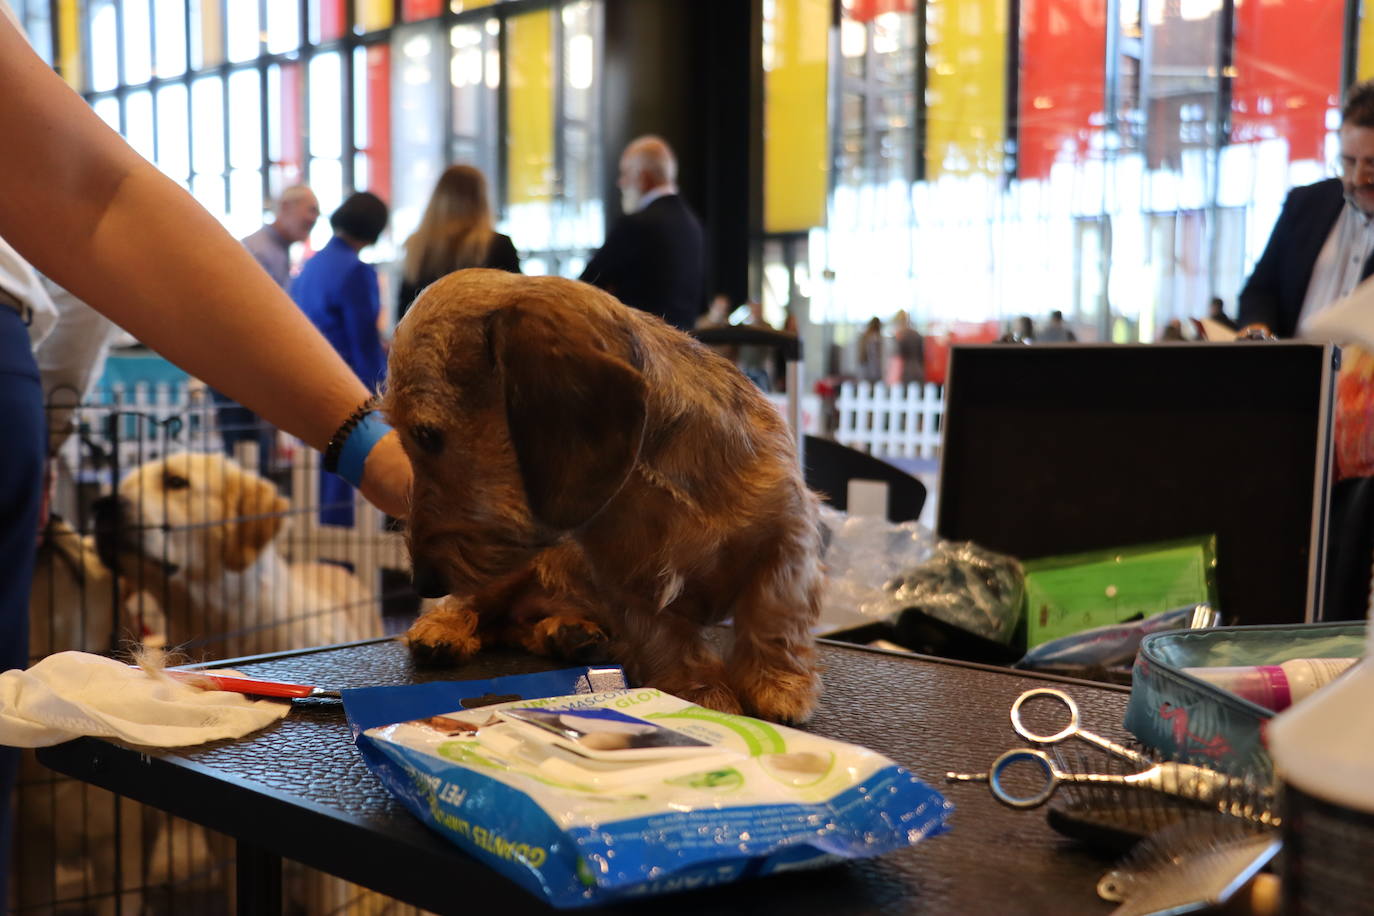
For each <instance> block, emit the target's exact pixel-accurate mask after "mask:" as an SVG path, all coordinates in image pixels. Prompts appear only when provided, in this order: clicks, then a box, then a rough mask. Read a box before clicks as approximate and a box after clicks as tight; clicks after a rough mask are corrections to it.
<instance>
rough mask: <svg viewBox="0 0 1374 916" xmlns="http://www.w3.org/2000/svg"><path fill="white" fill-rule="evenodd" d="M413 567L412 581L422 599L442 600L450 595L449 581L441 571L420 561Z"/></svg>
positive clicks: (414, 563)
mask: <svg viewBox="0 0 1374 916" xmlns="http://www.w3.org/2000/svg"><path fill="white" fill-rule="evenodd" d="M411 565H412V566H413V569H412V570H411V576H410V577H411V581H412V582H414V584H415V591H417V592H419V593H420V597H421V598H442V597H444V596H445V595H447V594H448V593H449V587H448V581H447V580H445V579H444V574H443V573H441V572H439V570H437V569H435V568H434V567H433V566H431V565H430V564H428V563H426V562H425V561H423V560H418V559H417V560H414V561H413V562H412V564H411Z"/></svg>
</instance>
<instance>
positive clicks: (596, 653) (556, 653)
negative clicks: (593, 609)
mask: <svg viewBox="0 0 1374 916" xmlns="http://www.w3.org/2000/svg"><path fill="white" fill-rule="evenodd" d="M535 638H536V639H539V640H542V642H543V648H544V652H542V653H541V654H544V655H549V656H552V657H553V658H560V659H563V660H565V661H570V662H578V663H579V664H583V665H586V664H591V663H593V662H604V661H609V660H610V648H611V642H610V640H609V639H608V638H607V637H606V631H605V630H603V629H601V627H599V626H597V625H596V624H595V623H593V622H592V621H590V620H587V619H586V618H584V617H566V616H562V617H546V618H545V619H543V620H541V621H539V623H538V625H536V626H535Z"/></svg>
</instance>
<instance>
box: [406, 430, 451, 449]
mask: <svg viewBox="0 0 1374 916" xmlns="http://www.w3.org/2000/svg"><path fill="white" fill-rule="evenodd" d="M410 434H411V436H413V437H414V438H415V444H416V445H418V446H420V448H422V449H424V450H425V451H427V452H429V453H430V454H431V455H437V454H439V453H440V452H442V451H443V450H444V434H443V433H441V432H439V430H437V429H435V428H434V427H433V426H416V427H414V428H413V429H411V431H410Z"/></svg>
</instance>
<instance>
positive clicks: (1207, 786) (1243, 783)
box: [945, 687, 1278, 824]
mask: <svg viewBox="0 0 1374 916" xmlns="http://www.w3.org/2000/svg"><path fill="white" fill-rule="evenodd" d="M1035 697H1049V698H1051V699H1053V700H1057V701H1059V702H1060V703H1062V704H1063V705H1064V707H1065V708H1067V709H1068V712H1069V724H1068V725H1066V726H1064V727H1063V728H1062V729H1060V730H1059V731H1057V732H1054V733H1053V734H1049V735H1045V734H1039V733H1037V732H1034V731H1032V730H1031V729H1030V728H1028V727H1027V726H1026V724H1025V723H1024V722H1022V721H1021V707H1022V706H1023V705H1025V703H1026V701H1027V700H1030V699H1033V698H1035ZM1011 726H1012V728H1013V729H1015V730H1016V733H1017V734H1018V735H1020V736H1021V737H1022V738H1025V739H1026V740H1027V741H1031V742H1033V743H1035V744H1039V745H1054V744H1058V743H1059V742H1061V741H1066V740H1068V739H1069V738H1078V739H1079V740H1080V741H1085V742H1087V743H1088V744H1091V745H1093V746H1094V747H1096V748H1099V749H1101V750H1104V751H1106V752H1107V753H1109V754H1111V755H1112V756H1114V757H1119V758H1121V759H1122V760H1126V761H1129V762H1130V763H1132V764H1135V765H1136V766H1137V767H1138V768H1139V769H1138V770H1137V771H1136V772H1134V773H1127V774H1121V773H1077V772H1072V771H1066V770H1063V769H1060V767H1059V765H1058V764H1056V763H1055V761H1054V759H1053V758H1052V757H1050V755H1049V754H1047V753H1046V752H1045V751H1043V750H1040V749H1039V748H1016V749H1014V750H1010V751H1007V752H1006V753H1004V754H1002V755H1001V756H1000V757H998V758H997V759H996V760H994V761H993V762H992V766H991V768H989V771H988V772H986V773H952V772H951V773H946V774H945V780H946V782H986V783H987V784H988V788H989V789H990V790H991V791H992V794H993V796H994V797H995V798H996V799H997V800H998V801H1000V802H1001V803H1002V804H1004V805H1007V806H1008V807H1011V808H1038V807H1039V806H1041V805H1043V804H1044V803H1045V802H1047V801H1049V800H1050V796H1052V795H1053V794H1054V792H1055V790H1056V789H1057V788H1058V787H1059V786H1060V785H1062V784H1064V783H1075V784H1085V785H1089V786H1110V787H1124V788H1131V789H1145V790H1148V791H1152V792H1159V793H1161V794H1163V795H1172V796H1176V797H1178V798H1183V799H1187V800H1189V801H1192V802H1196V803H1198V804H1201V805H1206V806H1208V807H1215V808H1217V809H1218V810H1219V811H1222V812H1223V813H1226V814H1232V815H1235V816H1238V817H1244V818H1247V819H1249V820H1253V821H1256V822H1258V823H1262V824H1271V823H1272V824H1277V823H1278V819H1277V817H1275V816H1274V815H1273V813H1272V812H1271V811H1270V810H1268V807H1269V805H1268V802H1270V801H1272V792H1271V791H1270V790H1268V789H1262V790H1260V793H1259V794H1260V796H1261V799H1262V801H1263V802H1264V804H1262V806H1261V807H1260V808H1256V807H1255V806H1254V805H1241V804H1238V803H1237V801H1238V800H1239V799H1243V798H1247V797H1250V798H1253V797H1254V796H1255V795H1256V788H1255V786H1254V784H1253V783H1252V782H1249V781H1247V780H1244V779H1237V778H1233V777H1230V776H1227V775H1226V774H1224V773H1219V772H1217V771H1216V770H1212V769H1208V768H1207V767H1200V766H1195V765H1193V764H1190V763H1172V762H1168V761H1165V762H1160V761H1156V760H1152V759H1151V758H1150V757H1149V756H1147V755H1145V754H1142V753H1141V752H1140V751H1136V750H1132V749H1131V748H1128V747H1125V746H1123V745H1120V744H1117V743H1116V742H1115V741H1111V740H1109V739H1107V738H1104V737H1102V736H1101V735H1097V734H1094V733H1092V732H1090V731H1088V730H1087V729H1084V728H1083V727H1081V726H1080V725H1079V718H1078V704H1077V703H1075V702H1074V701H1073V697H1071V696H1069V695H1068V694H1067V693H1065V692H1064V691H1062V690H1057V689H1055V688H1053V687H1037V688H1035V689H1034V690H1027V691H1026V692H1025V693H1023V694H1021V695H1020V696H1019V697H1017V698H1016V702H1015V703H1013V704H1012V706H1011ZM1018 763H1030V764H1033V765H1034V766H1035V767H1036V768H1037V769H1038V770H1039V774H1040V779H1041V780H1042V784H1041V785H1040V788H1039V789H1037V790H1036V791H1034V792H1031V793H1029V794H1025V795H1018V794H1016V792H1014V791H1012V790H1011V789H1008V788H1007V787H1006V785H1004V783H1003V780H1004V777H1005V774H1006V772H1007V770H1008V769H1009V768H1010V767H1012V766H1013V765H1015V764H1018Z"/></svg>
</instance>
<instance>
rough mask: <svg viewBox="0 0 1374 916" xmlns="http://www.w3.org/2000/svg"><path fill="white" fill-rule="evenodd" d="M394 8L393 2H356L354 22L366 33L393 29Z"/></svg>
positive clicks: (362, 0)
mask: <svg viewBox="0 0 1374 916" xmlns="http://www.w3.org/2000/svg"><path fill="white" fill-rule="evenodd" d="M392 12H393V7H392V3H391V0H356V2H355V4H354V6H353V21H354V22H356V23H357V24H358V26H359V27H360V28H362V30H363V31H364V32H375V31H377V30H378V29H389V28H391V21H392Z"/></svg>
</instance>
